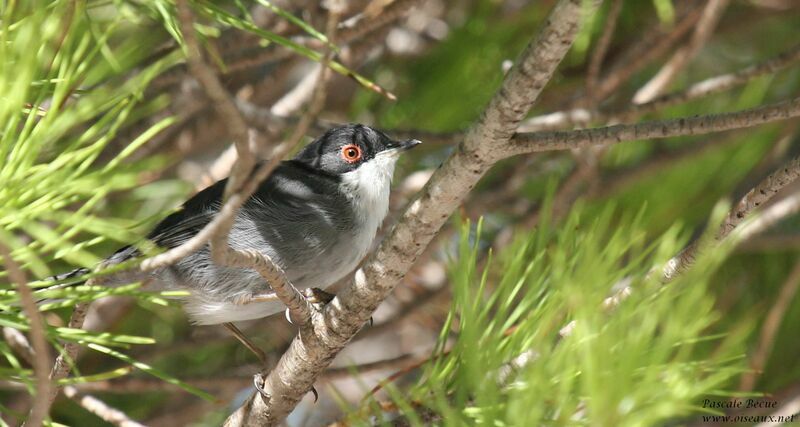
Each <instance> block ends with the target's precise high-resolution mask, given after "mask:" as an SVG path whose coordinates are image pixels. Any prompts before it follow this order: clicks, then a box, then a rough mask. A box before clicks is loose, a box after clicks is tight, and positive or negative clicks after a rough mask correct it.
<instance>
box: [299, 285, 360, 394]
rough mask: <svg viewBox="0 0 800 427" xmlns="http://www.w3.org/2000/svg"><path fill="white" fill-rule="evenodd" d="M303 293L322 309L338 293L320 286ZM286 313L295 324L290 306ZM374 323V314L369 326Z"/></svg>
mask: <svg viewBox="0 0 800 427" xmlns="http://www.w3.org/2000/svg"><path fill="white" fill-rule="evenodd" d="M302 293H303V296H304V297H305V298H306V301H308V302H309V303H310V304H311V305H313V306H315V308H317V309H320V310H321V309H322V307H324V306H325V305H327V304H328V303H330V302H331V301H333V299H334V298H336V294H333V293H330V292H328V291H323V290H322V289H320V288H306V289H303V291H302ZM284 315H285V316H286V321H287V322H289V323H291V324H292V325H294V322H292V315H291V312H290V311H289V309H288V308H287V309H286V311H285V312H284ZM373 324H374V322H373V320H372V316H370V318H369V326H372V325H373ZM315 394H316V393H315Z"/></svg>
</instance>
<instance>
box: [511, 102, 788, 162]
mask: <svg viewBox="0 0 800 427" xmlns="http://www.w3.org/2000/svg"><path fill="white" fill-rule="evenodd" d="M797 116H800V98H794V99H791V100H788V101H783V102H779V103H776V104H768V105H764V106H761V107H756V108H752V109H749V110H742V111H736V112H732V113H722V114H709V115H705V116H695V117H688V118H680V119H671V120H657V121H650V122H643V123H637V124H632V125H614V126H607V127H600V128H594V129H580V130H574V131H547V132H531V133H519V134H516V135H515V136H514V138H513V139H512V143H511V144H506V145H504V146H502V147H499V149H498V151H501V152H499V153H498V155H500V156H501V157H510V156H513V155H517V154H522V153H535V152H541V151H553V150H571V149H576V148H583V147H589V146H595V145H611V144H618V143H620V142H625V141H634V140H640V139H655V138H671V137H676V136H689V135H703V134H707V133H711V132H722V131H726V130H731V129H739V128H745V127H751V126H757V125H760V124H764V123H770V122H774V121H778V120H785V119H788V118H791V117H797Z"/></svg>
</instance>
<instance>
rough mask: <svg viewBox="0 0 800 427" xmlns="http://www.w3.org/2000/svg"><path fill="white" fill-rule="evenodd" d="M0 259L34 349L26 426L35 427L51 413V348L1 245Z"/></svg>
mask: <svg viewBox="0 0 800 427" xmlns="http://www.w3.org/2000/svg"><path fill="white" fill-rule="evenodd" d="M0 256H2V257H3V264H5V266H6V271H7V272H8V277H9V279H11V281H12V282H13V283H14V284H15V285H16V286H17V291H18V292H19V299H20V303H21V305H22V310H23V311H24V312H25V315H26V316H27V317H28V321H29V323H30V334H31V344H32V348H33V371H34V374H35V375H36V397H35V398H34V399H33V403H32V404H31V410H30V412H29V413H28V420H27V422H26V425H28V426H35V427H38V426H40V425H42V423H43V422H44V419H45V418H46V417H47V414H48V413H49V412H50V404H51V400H49V399H47V396H49V395H50V392H51V389H52V388H53V387H52V384H51V383H50V378H49V377H48V373H49V371H50V366H51V364H52V363H53V362H52V361H51V359H50V348H49V347H48V345H47V338H46V333H45V322H44V318H43V317H42V313H40V312H39V308H38V307H37V306H36V300H35V299H34V297H33V291H31V288H30V287H28V279H27V277H25V272H24V271H22V268H21V267H20V266H19V264H17V263H16V261H14V258H12V257H11V251H10V250H9V248H8V247H7V246H6V245H5V244H4V243H2V242H0Z"/></svg>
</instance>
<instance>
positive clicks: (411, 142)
mask: <svg viewBox="0 0 800 427" xmlns="http://www.w3.org/2000/svg"><path fill="white" fill-rule="evenodd" d="M419 144H422V141H420V140H418V139H407V140H405V141H392V142H391V143H390V144H389V148H390V149H392V150H397V151H407V150H410V149H412V148H414V147H416V146H417V145H419Z"/></svg>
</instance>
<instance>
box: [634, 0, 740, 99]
mask: <svg viewBox="0 0 800 427" xmlns="http://www.w3.org/2000/svg"><path fill="white" fill-rule="evenodd" d="M728 3H729V0H708V3H707V4H706V7H705V8H704V9H703V13H702V15H701V16H700V19H699V20H698V21H697V27H695V30H694V33H693V34H692V38H691V39H690V40H689V44H687V45H686V46H684V47H682V48H680V49H678V51H677V52H675V54H674V55H673V56H672V57H671V58H670V59H669V61H667V63H666V64H664V66H663V67H661V70H659V72H658V73H657V74H656V75H655V76H654V77H653V78H652V79H650V81H649V82H647V83H646V84H645V85H644V86H642V88H641V89H639V90H638V91H637V92H636V94H635V95H634V97H633V103H634V104H643V103H645V102H648V101H651V100H652V99H653V98H655V97H657V96H658V95H659V94H661V93H662V92H663V91H664V89H666V88H667V87H668V86H669V85H670V83H672V81H673V80H674V79H675V77H676V76H677V75H678V73H680V72H681V71H682V70H683V69H684V68H686V66H687V65H688V64H689V62H690V61H691V60H692V59H693V58H694V57H695V56H696V55H697V53H698V52H700V49H702V48H703V46H704V45H705V44H706V43H707V42H708V39H709V38H711V35H712V34H713V33H714V29H715V28H716V27H717V23H718V22H719V19H720V17H721V16H722V14H723V13H724V12H725V9H726V8H727V7H728Z"/></svg>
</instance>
